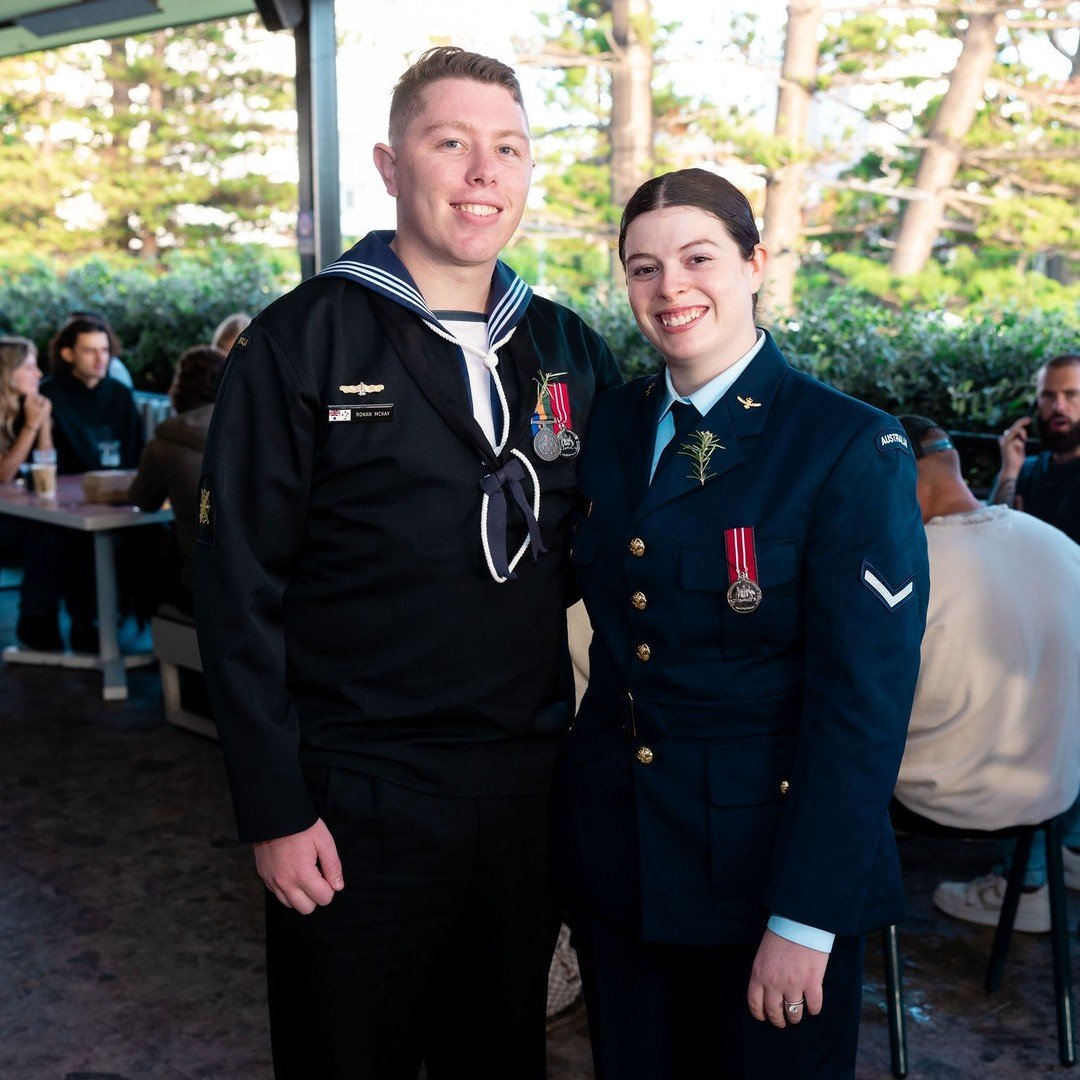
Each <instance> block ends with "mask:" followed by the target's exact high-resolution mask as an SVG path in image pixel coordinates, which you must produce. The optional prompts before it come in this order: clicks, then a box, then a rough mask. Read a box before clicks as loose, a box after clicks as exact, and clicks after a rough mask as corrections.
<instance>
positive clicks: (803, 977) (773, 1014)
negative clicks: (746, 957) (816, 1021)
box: [746, 930, 829, 1028]
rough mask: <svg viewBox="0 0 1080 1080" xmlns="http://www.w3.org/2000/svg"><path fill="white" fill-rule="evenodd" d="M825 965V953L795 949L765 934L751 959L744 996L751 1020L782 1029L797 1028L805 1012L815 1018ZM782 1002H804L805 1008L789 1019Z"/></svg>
mask: <svg viewBox="0 0 1080 1080" xmlns="http://www.w3.org/2000/svg"><path fill="white" fill-rule="evenodd" d="M828 963H829V954H828V953H823V952H819V951H818V950H817V949H808V948H807V947H806V946H805V945H797V944H796V943H795V942H794V941H788V940H787V939H786V938H782V937H780V936H779V935H778V934H774V933H773V932H772V931H771V930H766V931H765V936H764V937H763V938H762V939H761V944H760V945H759V946H758V951H757V956H755V957H754V966H753V968H752V969H751V971H750V987H749V989H748V990H747V992H746V1001H747V1004H748V1005H749V1006H750V1012H751V1013H752V1014H753V1016H754V1019H755V1020H765V1019H768V1020H769V1021H770V1022H771V1023H773V1024H775V1025H776V1026H777V1027H781V1028H782V1027H784V1026H785V1025H786V1024H797V1023H798V1022H799V1021H800V1020H801V1019H802V1018H803V1016H804V1015H805V1014H806V1013H807V1012H810V1013H812V1014H813V1015H814V1016H817V1014H818V1013H819V1012H821V999H822V993H821V982H822V979H824V978H825V968H826V966H827V964H828ZM785 998H786V999H787V1000H788V1001H802V1000H803V999H804V998H805V999H806V1004H805V1005H803V1007H802V1008H801V1009H799V1011H798V1012H797V1013H795V1014H794V1015H792V1014H791V1013H789V1012H788V1011H787V1009H786V1008H785V1007H784V1000H785Z"/></svg>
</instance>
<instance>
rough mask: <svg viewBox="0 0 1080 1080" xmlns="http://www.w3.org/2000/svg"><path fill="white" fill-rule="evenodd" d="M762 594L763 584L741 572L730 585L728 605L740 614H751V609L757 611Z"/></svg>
mask: <svg viewBox="0 0 1080 1080" xmlns="http://www.w3.org/2000/svg"><path fill="white" fill-rule="evenodd" d="M762 595H763V594H762V592H761V586H760V585H759V584H758V583H757V582H756V581H751V580H750V579H749V578H748V577H745V576H743V575H741V574H740V575H739V577H737V578H736V579H735V580H734V581H733V582H732V583H731V584H730V585H729V586H728V591H727V602H728V607H730V608H731V610H732V611H734V612H736V613H738V614H739V615H749V614H750V612H751V611H757V608H758V604H760V603H761V597H762Z"/></svg>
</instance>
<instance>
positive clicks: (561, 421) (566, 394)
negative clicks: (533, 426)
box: [548, 382, 573, 435]
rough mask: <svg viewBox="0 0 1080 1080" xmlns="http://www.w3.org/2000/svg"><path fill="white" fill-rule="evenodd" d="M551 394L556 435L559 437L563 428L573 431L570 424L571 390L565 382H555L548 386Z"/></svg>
mask: <svg viewBox="0 0 1080 1080" xmlns="http://www.w3.org/2000/svg"><path fill="white" fill-rule="evenodd" d="M548 392H549V393H550V394H551V407H552V409H553V410H554V412H555V434H556V435H558V434H559V432H560V431H562V429H563V428H566V429H567V430H572V428H573V425H572V424H571V423H570V389H569V387H568V386H567V385H566V383H564V382H553V383H550V384H549V385H548Z"/></svg>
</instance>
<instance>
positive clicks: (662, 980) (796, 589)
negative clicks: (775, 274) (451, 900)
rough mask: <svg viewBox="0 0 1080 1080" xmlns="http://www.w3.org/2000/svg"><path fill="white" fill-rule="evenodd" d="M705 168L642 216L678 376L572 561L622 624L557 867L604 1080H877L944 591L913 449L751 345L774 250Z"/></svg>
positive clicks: (599, 609)
mask: <svg viewBox="0 0 1080 1080" xmlns="http://www.w3.org/2000/svg"><path fill="white" fill-rule="evenodd" d="M758 239H759V237H758V231H757V228H756V226H755V224H754V218H753V213H752V211H751V208H750V205H749V203H748V202H747V200H746V198H745V197H744V196H743V195H742V194H741V193H740V192H738V191H737V190H736V189H735V188H734V187H732V186H731V184H729V183H728V182H727V181H725V180H722V179H721V178H719V177H717V176H714V175H713V174H711V173H708V172H705V171H703V170H699V169H690V170H684V171H682V172H676V173H670V174H668V175H666V176H661V177H658V178H656V179H654V180H651V181H649V182H648V183H646V184H644V185H643V186H642V187H641V188H640V189H639V190H638V191H637V192H636V193H635V194H634V196H633V197H632V198H631V200H630V202H629V203H628V205H627V207H626V210H625V212H624V214H623V219H622V226H621V230H620V236H619V253H620V257H621V259H622V262H623V265H624V267H625V270H626V277H627V285H628V291H629V299H630V305H631V307H632V308H633V311H634V315H635V318H636V319H637V322H638V325H639V326H640V328H641V330H642V332H643V333H644V334H645V336H646V337H647V338H648V339H649V340H650V341H651V342H652V343H653V344H654V345H655V346H656V348H657V349H658V350H659V351H660V352H661V353H662V354H663V356H664V360H665V367H664V369H663V371H662V372H661V373H660V374H658V375H656V376H650V377H646V378H643V379H638V380H636V381H634V382H632V383H630V384H628V385H626V386H623V387H619V388H617V389H613V390H610V391H608V392H607V393H606V394H605V395H603V396H602V397H601V398H600V399H599V401H598V403H597V406H596V409H595V412H594V413H593V416H592V417H591V418H590V428H589V440H588V445H587V447H586V449H585V452H584V455H583V459H582V463H581V467H580V471H579V479H580V484H581V489H582V493H583V495H584V497H585V499H586V500H587V501H588V513H587V514H586V515H584V516H583V517H582V519H581V521H580V523H579V531H578V533H577V536H576V538H575V541H574V549H573V560H574V563H575V564H576V567H577V570H578V575H579V579H580V582H581V587H582V591H583V594H584V599H585V603H586V605H587V607H588V611H589V615H590V617H591V620H592V624H593V627H594V630H595V636H594V639H593V644H592V648H591V651H590V664H591V681H590V684H589V689H588V691H587V693H586V695H585V698H584V701H583V703H582V706H581V711H580V713H579V715H578V719H577V721H576V723H575V725H574V728H573V731H572V733H571V735H570V740H569V745H568V749H567V752H566V754H565V756H564V760H563V763H562V768H561V772H560V781H559V790H558V796H557V805H558V815H559V824H558V829H559V831H558V844H559V846H558V857H559V862H560V871H561V876H562V879H563V881H564V883H565V886H566V892H567V898H568V905H569V909H570V921H571V927H572V929H573V931H574V941H575V944H576V946H577V949H578V955H579V958H580V961H581V969H582V977H583V982H584V986H585V995H586V1003H587V1006H588V1010H589V1026H590V1033H591V1035H592V1040H593V1053H594V1058H595V1062H596V1072H597V1076H598V1077H601V1078H603V1080H627V1078H636V1077H640V1078H642V1080H645V1078H648V1080H667V1078H671V1080H691V1078H693V1080H706V1078H707V1080H716V1078H720V1077H739V1078H744V1077H761V1078H765V1080H775V1078H778V1077H784V1078H785V1080H796V1078H807V1080H809V1078H811V1077H812V1078H814V1080H823V1078H826V1077H850V1076H853V1075H854V1063H855V1047H856V1038H857V1031H858V1020H859V1007H860V998H861V963H862V960H861V956H862V938H861V935H863V934H865V933H866V932H867V931H868V930H871V929H874V928H875V927H879V926H882V925H886V924H888V923H890V922H893V921H895V920H896V919H898V918H899V917H900V915H901V914H902V909H903V901H902V895H901V889H900V876H899V868H898V864H897V856H896V848H895V844H894V841H893V836H892V832H891V830H890V827H889V823H888V817H887V812H886V811H887V806H888V803H889V797H890V795H891V793H892V789H893V784H894V781H895V779H896V774H897V770H898V767H899V763H900V758H901V756H902V753H903V748H904V736H905V731H906V728H907V721H908V714H909V710H910V706H911V701H912V696H913V693H914V687H915V680H916V675H917V671H918V662H919V642H920V638H921V635H922V629H923V621H924V618H925V608H926V599H927V592H928V587H929V585H928V578H927V569H926V549H925V539H924V537H923V533H922V526H921V520H920V515H919V509H918V506H917V504H916V500H915V468H914V459H913V457H912V454H911V451H910V447H909V446H908V443H907V439H906V437H905V436H904V433H903V431H902V429H901V428H900V425H899V424H898V423H896V421H895V420H893V419H892V418H891V417H888V416H886V415H884V414H882V413H880V412H877V411H876V410H874V409H872V408H870V407H869V406H867V405H864V404H862V403H860V402H857V401H854V400H852V399H850V398H847V397H844V396H843V395H841V394H839V393H837V392H835V391H833V390H831V389H829V388H828V387H826V386H824V385H822V384H820V383H818V382H816V381H815V380H814V379H812V378H810V377H808V376H806V375H803V374H802V373H800V372H797V371H794V370H792V369H791V368H789V367H788V365H787V363H786V362H785V361H784V358H783V356H781V354H780V352H779V350H778V349H777V348H776V346H775V344H774V343H773V341H772V339H771V338H770V337H769V335H768V334H767V333H765V332H764V331H763V330H759V329H757V328H756V327H755V325H754V294H755V293H756V291H757V289H758V287H759V286H760V285H761V282H762V280H763V277H764V272H765V264H766V252H765V250H764V248H762V247H761V245H760V244H759V242H758Z"/></svg>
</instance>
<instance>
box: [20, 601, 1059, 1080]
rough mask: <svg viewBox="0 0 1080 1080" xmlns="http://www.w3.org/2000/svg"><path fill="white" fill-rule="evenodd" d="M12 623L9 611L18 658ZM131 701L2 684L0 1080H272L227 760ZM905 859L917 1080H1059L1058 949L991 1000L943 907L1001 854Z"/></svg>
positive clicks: (558, 1068) (1039, 942)
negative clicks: (956, 887)
mask: <svg viewBox="0 0 1080 1080" xmlns="http://www.w3.org/2000/svg"><path fill="white" fill-rule="evenodd" d="M11 608H12V596H11V594H10V593H8V592H5V593H0V644H6V643H8V642H10V640H11V637H12V624H13V615H12V610H11ZM131 688H132V695H131V698H130V700H129V701H127V702H125V703H111V704H110V703H105V702H102V701H101V700H100V695H99V683H98V680H97V677H96V676H95V675H93V674H91V673H82V672H67V671H65V672H62V673H58V672H56V671H48V670H43V669H29V668H7V669H0V1080H195V1078H222V1080H225V1078H230V1080H259V1078H266V1077H269V1076H270V1066H269V1051H268V1045H267V1035H266V1021H265V1015H264V1009H265V998H264V990H263V969H262V948H261V933H260V907H261V892H260V890H261V886H260V885H259V883H258V881H257V880H256V878H255V875H254V873H253V871H252V869H251V866H250V857H249V854H248V852H247V851H246V850H244V849H241V848H240V847H239V846H238V845H237V844H236V843H235V842H234V839H233V824H232V818H231V811H230V808H229V802H228V796H227V793H226V789H225V777H224V770H223V768H222V765H221V761H220V758H219V755H218V750H217V746H216V744H214V743H212V742H209V741H207V740H204V739H202V738H200V737H198V736H195V735H190V734H187V733H185V732H181V731H178V730H175V729H173V728H171V727H169V726H168V725H166V724H165V723H164V721H163V718H162V714H161V709H160V693H161V690H160V683H159V681H158V678H157V675H156V673H155V672H154V671H153V670H145V671H141V672H135V673H133V674H132V676H131ZM902 854H903V857H904V860H905V873H906V879H907V882H908V888H909V901H910V907H911V911H912V915H911V918H910V919H909V921H908V922H907V923H906V924H905V925H904V927H903V936H902V942H903V947H904V951H905V958H904V960H905V963H904V973H905V979H906V987H907V1004H908V1016H909V1036H908V1038H909V1051H910V1058H911V1071H910V1075H911V1076H912V1077H947V1078H974V1077H980V1078H981V1077H1022V1076H1025V1077H1026V1076H1034V1075H1040V1076H1041V1075H1048V1074H1051V1073H1054V1072H1057V1071H1058V1068H1059V1067H1058V1066H1057V1064H1056V1061H1057V1053H1056V1041H1055V1021H1054V1012H1053V1007H1052V999H1051V981H1050V958H1049V944H1048V941H1047V939H1046V938H1045V937H1035V936H1031V935H1024V934H1021V935H1018V936H1017V938H1016V940H1015V941H1014V943H1013V948H1012V950H1011V954H1010V958H1009V965H1008V967H1007V969H1006V977H1005V985H1004V987H1003V989H1002V991H1001V992H1000V993H999V994H998V995H996V996H995V997H992V998H991V997H987V996H986V995H985V994H984V993H983V992H982V989H981V980H982V970H983V966H984V964H985V960H986V956H987V954H988V951H989V947H990V936H991V935H990V931H989V930H985V929H981V928H978V927H972V926H968V925H963V924H958V923H955V922H953V921H951V920H949V919H947V918H945V917H944V916H940V915H937V914H936V913H935V912H934V911H933V910H932V908H931V907H930V904H929V902H928V894H929V890H930V888H931V887H932V885H933V883H935V882H936V881H937V880H938V879H939V878H940V877H941V876H943V869H944V872H945V876H955V877H957V878H966V877H970V876H974V875H975V874H976V873H979V872H981V871H982V870H983V869H984V867H985V864H986V863H987V860H988V853H987V851H986V849H985V847H982V846H977V845H956V844H943V843H942V842H940V841H927V840H914V839H909V840H905V841H904V842H903V843H902ZM1070 905H1071V908H1072V910H1071V914H1072V919H1073V924H1074V925H1075V920H1076V918H1077V916H1078V915H1080V897H1078V896H1077V895H1075V894H1072V895H1071V896H1070ZM1072 941H1073V949H1072V952H1073V965H1074V968H1075V969H1076V970H1078V971H1080V941H1078V940H1077V939H1076V938H1075V936H1073V938H1072ZM549 1048H550V1050H549V1074H550V1076H552V1077H559V1078H562V1080H591V1078H592V1075H593V1074H592V1068H591V1065H590V1062H589V1054H588V1040H587V1035H586V1032H585V1026H584V1018H583V1015H582V1014H581V1012H580V1011H579V1012H577V1013H575V1014H572V1015H571V1016H569V1017H567V1018H565V1019H564V1020H563V1021H561V1022H560V1023H558V1024H557V1025H555V1026H554V1027H553V1029H552V1031H551V1034H550V1039H549ZM888 1061H889V1055H888V1037H887V1032H886V1028H885V1021H884V1007H883V989H882V976H881V964H880V951H879V948H878V944H877V941H876V939H875V940H873V941H872V942H871V943H870V946H869V947H868V954H867V971H866V980H865V988H864V997H863V1025H862V1036H861V1043H860V1049H859V1071H858V1076H859V1077H861V1078H865V1080H877V1078H879V1077H880V1078H885V1077H887V1076H888V1075H889V1070H888ZM507 1080H513V1078H507ZM703 1080H707V1078H703Z"/></svg>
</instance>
